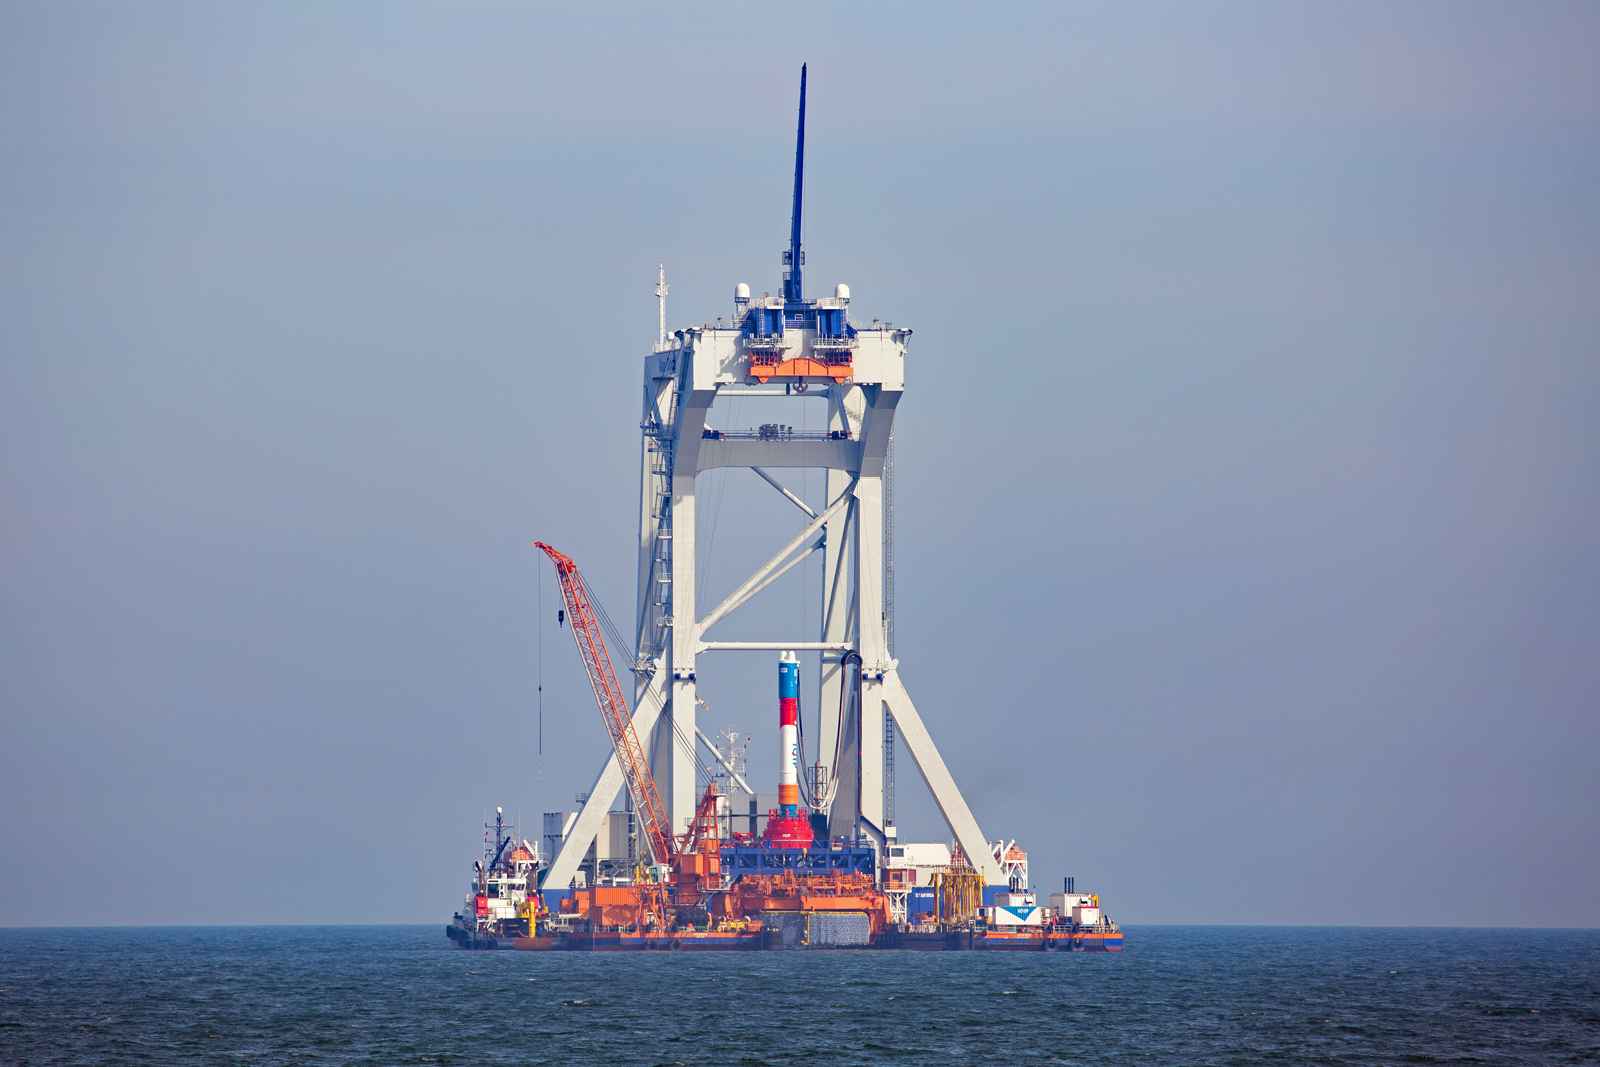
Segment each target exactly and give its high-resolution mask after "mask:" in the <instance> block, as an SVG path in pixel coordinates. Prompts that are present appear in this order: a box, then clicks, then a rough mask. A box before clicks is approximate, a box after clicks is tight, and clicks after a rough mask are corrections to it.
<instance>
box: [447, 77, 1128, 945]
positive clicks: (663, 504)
mask: <svg viewBox="0 0 1600 1067" xmlns="http://www.w3.org/2000/svg"><path fill="white" fill-rule="evenodd" d="M805 109H806V70H805V68H804V67H801V71H800V108H799V122H798V129H797V134H796V144H795V170H794V197H793V210H792V214H791V216H790V233H789V247H788V249H787V250H786V251H785V252H784V254H783V263H784V266H785V267H786V269H785V270H784V272H783V280H782V287H781V295H780V296H777V297H772V296H769V295H768V294H766V293H763V294H762V295H761V296H759V297H753V296H752V295H751V291H750V287H749V286H748V285H746V284H743V283H740V284H739V285H737V286H736V287H735V289H734V314H733V316H732V317H731V319H727V320H724V319H722V318H719V319H718V320H717V321H716V322H714V323H710V322H708V323H706V324H704V325H702V326H696V327H690V328H687V329H683V330H678V331H676V332H675V333H674V334H673V335H672V336H671V337H670V338H669V337H668V336H667V330H666V296H667V285H666V277H665V271H664V269H663V271H662V273H661V276H660V280H659V281H658V283H657V286H656V295H657V298H658V300H659V301H660V329H659V334H658V341H657V344H656V345H655V346H654V349H653V350H652V351H651V353H650V355H648V356H647V357H646V358H645V360H644V379H643V381H644V410H643V414H642V417H641V420H640V427H641V430H642V441H641V450H640V457H641V463H640V496H639V527H638V550H639V556H638V596H637V600H636V604H635V614H634V630H633V633H632V634H631V635H629V637H631V640H628V639H625V638H623V637H622V635H620V634H617V633H616V632H615V630H614V629H613V630H612V636H613V639H614V641H615V643H616V644H617V645H618V646H620V647H622V648H627V647H628V646H629V645H630V644H631V645H632V648H633V660H632V662H631V663H630V664H628V668H629V672H630V673H631V675H632V678H633V686H632V689H633V693H632V700H631V702H630V700H629V699H628V696H627V695H625V693H624V690H623V687H622V684H621V683H620V682H619V681H618V677H617V674H616V671H615V669H614V667H613V665H612V661H611V657H610V653H609V651H608V648H607V645H606V641H605V636H604V634H603V633H602V621H603V619H604V613H603V612H600V611H598V605H597V602H596V601H595V599H594V597H593V596H592V595H591V594H590V592H589V589H588V587H587V586H586V585H585V583H584V581H583V577H582V575H581V574H580V573H579V570H578V567H577V564H576V563H575V562H574V561H573V560H572V559H571V558H570V557H569V556H567V555H565V554H564V553H562V552H560V551H558V550H557V549H555V548H553V547H552V546H550V545H547V544H543V543H540V544H538V546H537V547H538V548H539V549H540V550H542V551H543V552H544V553H545V555H546V556H547V557H549V559H550V561H551V563H553V564H554V566H555V569H556V574H557V577H558V579H559V581H560V586H561V595H562V600H563V603H564V609H563V610H564V613H565V615H566V618H567V620H568V621H569V622H570V626H571V630H572V635H573V639H574V641H575V642H576V644H577V647H578V651H579V655H580V658H581V659H582V661H583V663H584V667H585V669H586V671H587V673H588V676H589V681H590V684H591V687H592V688H593V690H594V695H595V700H596V703H597V704H598V706H599V708H600V712H601V717H602V719H603V720H604V722H605V726H606V731H607V734H608V735H609V737H610V740H611V753H610V755H609V756H608V758H607V760H606V762H605V765H604V766H603V767H602V768H601V770H600V773H599V774H598V775H597V777H596V779H595V783H594V787H593V788H592V789H591V790H590V791H589V792H588V793H587V794H586V795H580V799H581V800H582V809H581V810H580V811H577V812H573V813H553V814H550V815H546V826H547V837H546V841H547V842H548V843H549V846H550V849H549V851H550V855H549V857H548V859H546V858H545V857H544V856H543V855H542V854H541V850H540V849H538V848H537V847H534V848H531V849H528V848H524V849H523V851H524V852H528V853H529V859H531V861H532V864H531V869H530V871H523V870H522V868H521V867H520V866H519V865H517V864H513V865H512V866H511V867H509V868H507V867H506V865H505V862H504V861H503V860H501V859H500V857H499V854H500V852H501V851H503V848H502V847H501V846H500V845H499V834H500V831H499V830H497V831H496V835H497V837H496V840H497V847H496V850H495V855H494V856H492V857H490V861H489V862H488V863H487V864H483V863H480V864H479V865H478V877H477V879H476V880H475V883H474V888H475V894H476V895H475V896H474V897H472V898H469V901H468V906H467V909H466V910H465V914H458V915H457V916H456V919H455V921H454V922H453V923H452V924H451V926H450V927H449V932H450V936H451V938H452V939H454V940H455V941H456V943H457V944H459V945H461V946H462V947H464V948H507V947H510V948H516V949H525V950H589V951H604V950H616V951H626V950H652V949H657V950H680V951H681V950H689V951H693V950H730V949H782V948H801V947H809V948H844V947H861V948H866V947H877V948H901V949H919V950H925V949H936V950H949V949H960V950H968V949H970V950H989V951H994V950H1003V951H1015V950H1045V951H1049V950H1072V951H1108V952H1117V951H1121V948H1122V933H1121V930H1120V928H1118V926H1117V925H1116V924H1115V923H1114V922H1112V921H1111V920H1110V919H1109V918H1107V917H1106V916H1105V914H1104V912H1103V911H1102V910H1101V909H1100V901H1099V898H1098V897H1097V896H1095V895H1093V894H1080V893H1077V892H1076V891H1075V889H1074V885H1073V880H1072V879H1070V878H1069V879H1066V880H1065V882H1064V885H1063V890H1064V891H1063V892H1062V893H1057V894H1052V895H1050V896H1049V898H1048V903H1041V901H1040V898H1039V896H1038V895H1036V894H1035V893H1034V892H1032V891H1031V890H1030V889H1029V887H1028V869H1027V856H1026V853H1024V852H1022V851H1021V850H1020V849H1018V848H1017V847H1016V843H1015V842H1008V841H1005V840H1001V841H995V842H991V841H989V840H988V839H986V838H985V837H984V836H983V834H982V833H981V832H980V830H979V827H978V823H977V820H976V819H975V818H974V817H973V815H972V812H971V811H970V809H969V808H968V806H967V803H966V801H965V799H964V798H963V797H962V795H961V792H960V790H959V789H958V788H957V787H956V784H955V780H954V779H953V777H952V776H951V774H950V772H949V769H948V768H947V767H946V766H945V763H944V760H943V758H942V757H941V756H940V754H939V750H938V748H937V746H936V745H935V744H934V741H933V738H932V737H931V736H930V734H929V732H928V730H927V728H926V727H925V726H924V725H923V722H922V719H921V717H920V716H919V715H918V713H917V710H916V707H915V705H914V704H913V703H912V700H911V697H910V694H909V692H908V690H907V688H906V685H905V683H904V682H903V681H902V679H901V677H900V673H899V661H898V660H897V659H895V658H894V655H893V554H892V538H891V537H890V536H889V532H890V530H891V528H892V526H891V523H892V515H893V508H892V495H891V481H890V475H891V471H892V467H891V463H890V456H891V441H892V439H893V436H892V435H893V425H894V416H895V411H896V408H897V406H898V405H899V403H900V399H901V397H902V395H903V393H904V389H905V374H904V366H905V356H906V349H907V344H908V342H909V339H910V337H911V331H910V330H909V329H905V328H897V327H895V326H893V325H892V324H890V323H887V322H880V321H879V320H877V319H874V320H873V321H872V323H871V324H864V323H859V322H856V321H855V320H853V319H852V318H851V317H850V315H849V304H850V291H849V288H848V287H847V286H844V285H840V286H838V287H837V288H836V289H835V290H834V295H833V296H832V297H813V298H807V297H806V296H805V295H804V291H803V288H802V274H803V266H804V264H805V252H804V250H803V248H802V247H801V210H802V191H803V188H804V167H805V129H806V122H805ZM735 397H773V398H777V397H789V398H808V399H809V398H818V397H825V398H826V400H827V407H828V416H827V422H826V425H825V426H824V427H823V428H821V429H818V430H814V431H813V430H808V429H802V430H800V431H799V432H796V431H795V429H794V427H793V426H792V425H788V424H786V423H776V422H774V423H766V424H763V425H762V426H761V427H760V428H759V429H752V430H747V431H740V430H738V429H737V428H736V427H732V426H726V425H725V426H722V427H719V426H717V425H714V423H715V422H716V421H717V419H716V415H715V413H716V412H718V411H721V410H722V409H719V408H716V407H715V405H716V402H717V401H718V399H719V398H727V399H732V398H735ZM801 421H802V424H804V420H801ZM719 468H748V469H750V470H752V471H753V472H754V473H755V474H756V475H758V476H759V477H760V478H762V479H764V480H765V481H766V482H768V483H770V484H771V485H772V486H773V487H774V488H775V489H776V490H777V491H778V492H780V493H781V494H782V495H783V496H784V497H785V498H786V499H787V500H788V501H789V502H790V503H792V504H794V505H795V506H796V507H798V508H799V509H800V510H801V511H802V512H803V513H804V514H805V516H806V518H807V520H808V521H807V522H806V524H805V525H804V526H803V527H802V528H801V529H800V531H799V532H798V533H797V534H795V535H794V536H793V537H792V538H791V539H790V540H789V542H788V543H787V544H785V545H784V546H783V547H782V548H781V549H779V551H778V552H777V553H776V554H775V555H773V556H772V557H771V558H770V559H769V560H768V561H767V562H766V563H765V564H763V565H762V566H761V567H760V568H758V569H757V570H756V571H755V572H754V573H753V574H751V575H750V576H749V577H748V578H747V579H746V580H744V581H743V582H742V583H740V584H739V586H738V587H737V588H736V589H735V590H734V591H733V592H732V593H731V594H729V595H728V596H727V597H726V598H724V599H723V600H722V601H721V602H720V603H717V604H715V605H713V606H711V607H710V609H709V610H702V606H701V605H700V604H698V603H697V602H696V591H697V585H698V583H697V580H696V577H697V574H696V572H697V566H696V564H697V560H696V543H695V525H696V511H695V508H696V496H695V479H696V476H697V475H698V474H700V473H703V472H705V471H708V470H715V469H719ZM793 468H820V469H822V470H823V471H825V472H826V497H825V503H824V504H823V505H822V507H821V508H820V510H819V509H816V508H813V507H812V506H810V505H809V504H807V503H806V502H805V501H804V500H803V499H802V498H801V497H799V496H797V495H796V494H795V493H793V492H792V491H790V490H789V489H787V488H785V487H784V485H783V483H782V482H781V481H780V479H779V477H778V476H777V475H775V474H774V473H773V472H774V471H781V470H784V469H793ZM813 556H816V557H818V558H819V559H820V562H821V571H822V588H823V597H822V609H821V620H820V627H819V632H818V633H817V635H816V639H809V638H806V639H798V640H789V641H740V640H714V639H711V638H710V637H709V636H708V634H709V632H710V631H711V630H712V629H713V628H714V627H715V626H717V624H718V623H720V622H721V621H722V620H723V619H725V618H726V617H727V616H728V615H729V614H731V613H732V612H734V611H736V610H738V609H739V608H740V607H741V606H743V605H744V604H745V603H746V602H748V601H749V600H750V599H751V598H752V597H754V596H755V595H756V594H758V593H760V592H761V591H762V590H764V589H766V588H767V587H768V586H770V585H771V584H772V583H773V582H774V581H776V580H777V579H778V578H780V577H782V576H783V575H784V574H786V573H787V572H788V571H790V570H791V569H793V568H794V567H795V566H797V565H798V564H799V563H800V562H801V561H803V560H806V559H809V558H811V557H813ZM749 650H764V651H769V652H773V653H777V654H778V663H777V666H778V678H777V681H778V687H777V689H778V692H777V697H778V724H777V725H778V738H779V744H778V753H777V755H778V763H777V765H778V794H777V795H776V797H774V798H772V799H773V800H775V803H773V804H771V805H770V806H766V805H763V804H761V803H760V798H759V797H757V795H756V794H754V792H753V791H752V790H750V788H749V786H748V784H747V783H746V782H745V780H744V777H743V775H742V773H740V771H739V769H738V767H737V766H735V763H734V761H733V759H732V758H731V756H730V754H729V753H728V752H724V751H723V750H722V749H720V748H719V747H718V746H717V745H716V744H715V743H713V741H712V739H711V738H709V737H707V736H706V734H705V732H704V731H703V730H702V729H701V728H700V725H699V724H698V722H697V721H696V715H697V711H696V709H697V707H701V706H704V704H703V702H702V701H701V700H700V698H699V696H698V693H697V676H698V661H699V659H700V657H702V656H705V655H708V654H711V653H715V652H725V651H749ZM812 654H814V655H815V656H816V662H817V665H818V669H819V674H818V691H819V693H820V702H819V705H820V707H821V708H827V709H832V708H834V707H835V706H836V707H837V708H838V713H837V715H828V714H819V715H818V718H817V723H818V729H817V737H816V739H815V744H816V751H815V753H814V755H815V757H816V758H815V760H814V761H809V762H808V760H807V756H808V753H807V751H806V739H805V736H804V730H803V718H802V716H801V714H800V708H799V702H798V697H799V680H800V670H801V660H800V656H801V655H808V656H809V655H812ZM680 739H687V743H686V744H685V743H678V742H679V740H680ZM897 739H898V743H899V744H901V745H903V746H904V749H905V751H906V752H907V753H908V754H909V755H910V756H911V759H912V761H913V762H914V764H915V765H916V768H917V770H918V771H919V772H920V774H921V776H922V779H923V781H924V782H925V783H926V785H927V786H928V789H929V791H930V793H931V794H932V796H933V799H934V801H935V803H936V804H937V805H938V808H939V811H940V813H941V815H942V816H943V817H944V820H945V822H946V823H947V825H948V826H949V829H950V832H951V835H952V840H951V841H950V843H949V844H948V845H945V844H942V843H932V844H913V843H902V842H900V841H899V840H898V837H897V831H896V828H895V825H894V810H893V797H894V780H893V774H894V752H895V747H896V743H897ZM696 740H698V741H699V742H702V743H704V745H705V747H706V749H708V750H710V751H711V752H712V753H713V754H714V756H715V758H716V760H717V762H718V763H719V764H720V765H721V769H722V772H723V773H721V774H720V775H719V776H717V777H713V778H712V779H711V781H710V783H709V784H708V785H707V786H706V787H705V788H704V789H703V790H702V789H701V788H700V787H699V779H698V778H697V775H698V774H699V773H700V772H701V770H702V768H701V767H700V766H699V761H698V759H697V752H696V748H695V741H696ZM719 777H720V778H721V779H723V780H724V781H725V782H726V783H727V785H728V788H727V789H726V790H724V789H723V788H721V787H720V786H719V782H718V778H719ZM624 794H625V795H626V797H627V800H628V802H629V810H628V811H627V812H613V811H612V810H611V809H612V807H613V805H614V804H615V803H616V801H617V799H618V797H619V795H624ZM758 808H760V809H761V810H759V811H758ZM745 810H748V813H749V814H748V815H745V814H743V812H744V811H745ZM619 816H620V817H621V818H623V819H625V820H626V825H627V826H628V827H629V828H630V832H629V833H628V834H627V835H626V836H627V839H628V845H627V849H626V857H625V859H622V860H619V859H617V858H615V857H614V858H613V859H612V860H611V861H608V864H607V865H602V864H601V863H600V862H599V860H598V858H597V857H598V855H599V852H598V849H599V838H602V837H605V836H607V835H606V834H603V833H602V830H603V828H606V827H609V826H610V825H611V823H612V821H613V820H615V819H616V818H618V817H619ZM740 819H745V820H747V821H746V822H745V824H744V825H745V830H744V831H743V832H741V831H740V830H739V829H738V828H737V823H738V821H739V820H740ZM552 820H553V822H552ZM552 825H554V826H555V828H556V831H557V832H556V833H554V834H549V832H548V829H549V827H551V826H552ZM597 835H599V836H598V837H597ZM519 862H526V861H519ZM497 865H498V866H497ZM531 870H536V871H537V874H536V875H534V874H532V873H531ZM519 875H521V876H522V877H523V881H522V882H521V883H519V882H518V881H517V877H518V876H519ZM528 877H536V878H537V886H536V887H530V886H529V885H528V884H527V878H528ZM591 882H592V883H593V884H591ZM494 893H505V894H508V895H507V896H505V897H500V896H495V895H493V894H494ZM519 893H520V894H521V895H520V896H518V894H519ZM519 924H520V925H519Z"/></svg>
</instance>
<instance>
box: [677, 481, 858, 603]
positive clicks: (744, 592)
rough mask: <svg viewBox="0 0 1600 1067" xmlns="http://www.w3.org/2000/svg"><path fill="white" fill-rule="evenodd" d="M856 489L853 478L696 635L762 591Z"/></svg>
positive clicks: (836, 512) (837, 511) (730, 597)
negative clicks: (775, 573) (774, 572)
mask: <svg viewBox="0 0 1600 1067" xmlns="http://www.w3.org/2000/svg"><path fill="white" fill-rule="evenodd" d="M855 488H856V479H854V478H852V479H850V484H849V485H847V486H845V487H844V490H843V491H842V492H840V494H839V496H838V499H836V500H834V502H833V503H831V504H829V505H828V507H827V510H825V511H823V513H822V514H821V515H818V516H817V517H816V518H814V519H812V520H811V521H810V522H809V523H808V524H806V528H805V529H804V530H801V531H800V532H799V533H797V534H795V536H794V539H793V540H792V541H790V542H789V543H788V544H786V545H784V546H783V547H782V548H780V549H778V553H777V555H775V556H773V557H772V558H771V559H769V560H767V562H765V563H763V564H762V565H761V569H760V570H758V571H756V572H755V573H754V574H752V575H751V576H750V577H749V578H746V579H745V581H744V584H743V585H741V586H740V587H739V588H737V589H735V590H734V591H733V592H732V593H730V594H728V599H726V600H724V601H723V602H722V603H720V604H718V605H717V606H716V608H715V610H713V611H712V612H711V613H710V614H709V615H707V616H706V617H705V618H703V619H701V620H700V624H699V629H698V630H697V631H696V633H697V634H704V633H705V632H706V631H707V630H709V629H711V627H713V626H715V625H716V624H717V623H719V622H721V621H722V620H723V619H724V618H726V617H727V615H728V613H729V612H731V611H732V610H733V609H734V608H737V607H738V606H739V605H740V604H743V603H744V602H745V601H746V600H749V599H750V598H751V597H753V596H755V595H756V593H757V592H759V591H760V590H761V589H762V588H763V583H764V581H765V579H766V577H767V575H769V574H771V573H772V572H773V571H775V570H777V569H778V565H779V564H781V563H782V562H783V561H784V560H786V559H788V558H789V553H791V552H793V551H794V550H795V549H797V548H799V547H800V546H801V545H802V544H804V543H805V541H806V538H808V537H813V536H815V535H816V533H817V531H818V530H820V529H822V528H823V527H824V526H825V525H827V523H828V520H829V519H831V518H833V517H834V516H835V515H837V514H838V513H839V511H840V510H841V509H842V508H844V507H845V506H846V505H847V504H849V503H850V500H851V495H852V494H853V493H854V492H855Z"/></svg>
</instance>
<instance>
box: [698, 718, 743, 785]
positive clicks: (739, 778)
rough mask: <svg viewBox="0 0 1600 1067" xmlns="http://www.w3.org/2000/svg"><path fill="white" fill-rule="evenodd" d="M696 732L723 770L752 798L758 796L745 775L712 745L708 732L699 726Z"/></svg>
mask: <svg viewBox="0 0 1600 1067" xmlns="http://www.w3.org/2000/svg"><path fill="white" fill-rule="evenodd" d="M694 732H695V736H696V737H698V738H700V740H701V741H703V742H704V743H705V746H706V747H707V748H709V749H710V750H711V754H712V755H713V756H715V757H716V758H717V762H718V763H720V764H722V768H723V770H725V771H727V772H728V773H729V774H730V775H732V776H733V780H734V782H735V783H737V784H738V786H739V788H740V789H743V790H744V791H745V792H746V793H749V794H750V795H751V796H755V795H756V791H755V790H754V789H751V788H750V783H749V782H747V781H745V780H744V775H742V774H740V773H739V772H738V771H736V770H734V769H733V764H731V763H729V762H728V761H727V759H726V757H724V756H723V755H722V750H721V749H719V748H718V747H717V746H716V745H713V744H712V743H711V738H709V737H707V736H706V732H705V731H704V730H702V729H700V727H698V726H696V727H695V728H694Z"/></svg>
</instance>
